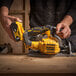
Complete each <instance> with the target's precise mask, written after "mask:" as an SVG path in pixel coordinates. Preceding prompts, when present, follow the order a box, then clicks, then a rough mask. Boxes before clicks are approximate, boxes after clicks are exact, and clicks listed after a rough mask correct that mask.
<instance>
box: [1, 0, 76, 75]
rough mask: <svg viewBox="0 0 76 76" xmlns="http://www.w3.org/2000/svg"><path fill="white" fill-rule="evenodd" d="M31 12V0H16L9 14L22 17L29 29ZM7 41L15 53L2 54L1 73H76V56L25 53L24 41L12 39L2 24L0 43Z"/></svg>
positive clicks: (25, 26)
mask: <svg viewBox="0 0 76 76" xmlns="http://www.w3.org/2000/svg"><path fill="white" fill-rule="evenodd" d="M29 12H30V0H14V2H13V4H12V6H11V9H10V13H9V14H10V15H13V16H17V17H19V18H20V19H22V21H23V26H24V28H25V29H29ZM5 43H6V44H8V43H9V46H10V45H11V47H12V49H13V53H12V55H5V54H2V55H0V73H4V74H6V73H76V57H30V56H27V55H23V54H25V50H24V46H23V42H22V41H20V42H14V41H13V40H11V39H10V38H9V36H8V34H7V33H6V31H5V30H4V29H3V27H2V26H1V24H0V45H2V44H5ZM9 50H10V49H9ZM26 52H27V51H26ZM13 54H16V55H13ZM17 54H22V55H17Z"/></svg>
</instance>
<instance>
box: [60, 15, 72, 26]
mask: <svg viewBox="0 0 76 76" xmlns="http://www.w3.org/2000/svg"><path fill="white" fill-rule="evenodd" d="M61 23H64V24H66V25H67V26H70V25H71V24H72V23H73V18H72V17H71V16H70V15H66V16H65V17H64V19H63V20H62V21H61Z"/></svg>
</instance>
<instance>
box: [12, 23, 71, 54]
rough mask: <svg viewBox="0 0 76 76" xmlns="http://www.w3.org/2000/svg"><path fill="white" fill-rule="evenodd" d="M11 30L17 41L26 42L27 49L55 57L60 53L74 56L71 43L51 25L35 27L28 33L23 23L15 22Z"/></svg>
mask: <svg viewBox="0 0 76 76" xmlns="http://www.w3.org/2000/svg"><path fill="white" fill-rule="evenodd" d="M11 30H12V34H13V37H14V39H15V41H21V40H24V45H25V47H27V48H28V50H29V49H32V50H33V51H40V52H41V53H43V54H50V55H55V54H58V53H64V54H69V55H70V54H72V52H71V43H70V42H69V41H68V40H67V39H61V38H60V37H59V36H58V35H57V34H56V27H54V26H51V25H46V26H41V27H34V28H31V29H29V30H27V31H25V30H24V29H23V26H22V23H20V22H14V23H12V24H11Z"/></svg>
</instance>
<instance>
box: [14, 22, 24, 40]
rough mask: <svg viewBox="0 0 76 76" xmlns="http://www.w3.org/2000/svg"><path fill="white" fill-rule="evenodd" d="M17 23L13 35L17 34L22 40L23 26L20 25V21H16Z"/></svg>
mask: <svg viewBox="0 0 76 76" xmlns="http://www.w3.org/2000/svg"><path fill="white" fill-rule="evenodd" d="M16 24H17V27H18V28H17V32H16V33H14V34H15V37H16V36H18V37H19V38H20V40H23V33H24V29H23V26H22V23H21V22H16Z"/></svg>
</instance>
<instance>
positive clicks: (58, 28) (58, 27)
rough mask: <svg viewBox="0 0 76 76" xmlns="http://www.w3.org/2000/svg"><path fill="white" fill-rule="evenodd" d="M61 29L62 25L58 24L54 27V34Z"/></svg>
mask: <svg viewBox="0 0 76 76" xmlns="http://www.w3.org/2000/svg"><path fill="white" fill-rule="evenodd" d="M61 28H62V24H61V23H60V24H58V25H57V27H56V33H59V31H60V29H61Z"/></svg>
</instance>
